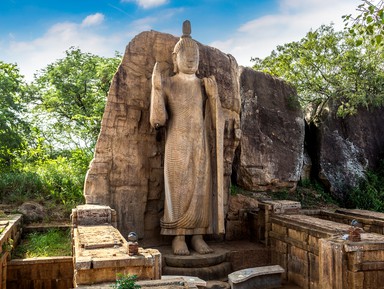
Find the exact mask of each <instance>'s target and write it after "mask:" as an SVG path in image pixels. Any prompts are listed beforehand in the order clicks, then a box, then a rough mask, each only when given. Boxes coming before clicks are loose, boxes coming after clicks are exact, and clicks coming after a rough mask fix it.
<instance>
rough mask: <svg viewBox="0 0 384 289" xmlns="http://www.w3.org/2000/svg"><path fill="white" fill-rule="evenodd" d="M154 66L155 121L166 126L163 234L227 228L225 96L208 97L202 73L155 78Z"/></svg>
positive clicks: (208, 231) (151, 112) (153, 107)
mask: <svg viewBox="0 0 384 289" xmlns="http://www.w3.org/2000/svg"><path fill="white" fill-rule="evenodd" d="M155 70H156V68H155V69H154V75H153V79H152V93H151V108H150V122H151V125H152V126H153V127H156V124H158V125H159V126H165V127H166V140H165V150H164V194H165V196H164V199H165V204H164V216H163V218H162V219H161V221H160V224H161V234H163V235H196V234H212V233H215V234H221V233H224V216H223V215H224V211H223V196H222V194H223V191H222V190H223V189H222V188H223V184H222V181H223V156H222V154H223V147H222V146H223V121H222V119H223V117H222V110H221V104H220V99H219V97H215V98H213V99H208V97H207V95H206V93H205V90H204V85H203V81H202V80H201V79H199V78H197V77H194V78H191V79H188V80H186V79H183V78H180V77H179V76H178V75H175V76H173V77H166V78H163V79H161V78H160V77H159V78H158V79H156V77H157V76H156V75H155V74H156V71H155ZM213 105H214V106H215V107H212V106H213Z"/></svg>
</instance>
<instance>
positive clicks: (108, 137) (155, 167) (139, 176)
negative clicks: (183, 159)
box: [84, 31, 240, 238]
mask: <svg viewBox="0 0 384 289" xmlns="http://www.w3.org/2000/svg"><path fill="white" fill-rule="evenodd" d="M177 41H178V38H177V37H174V36H172V35H169V34H164V33H159V32H155V31H150V32H143V33H141V34H139V35H137V36H136V37H135V38H134V39H133V40H132V41H131V42H130V43H129V44H128V46H127V48H126V51H125V54H124V57H123V60H122V62H121V64H120V66H119V68H118V71H117V72H116V74H115V76H114V78H113V81H112V85H111V88H110V91H109V94H108V99H107V104H106V107H105V111H104V116H103V120H102V123H101V131H100V135H99V138H98V141H97V144H96V147H95V155H94V158H93V160H92V162H91V164H90V168H89V171H88V174H87V176H86V180H85V188H84V195H85V198H86V202H87V203H89V204H92V203H93V204H102V205H108V206H110V207H111V208H113V209H115V210H116V213H117V219H118V220H119V223H118V228H119V230H120V231H121V232H122V234H123V236H126V235H127V234H128V232H130V231H135V232H136V233H137V234H138V235H139V237H140V238H142V237H144V236H145V237H146V238H152V237H156V236H159V231H160V226H159V223H160V221H159V220H160V218H161V216H162V214H163V212H162V210H163V190H164V188H163V187H164V184H163V156H164V141H165V140H164V139H165V135H164V134H165V131H164V130H163V129H160V130H158V131H155V130H154V129H152V128H151V127H150V123H149V104H150V94H151V75H152V70H153V67H154V64H155V62H158V63H159V67H160V69H161V71H162V73H163V74H164V75H170V74H171V73H172V71H173V64H172V57H171V55H172V51H173V47H174V45H175V43H176V42H177ZM199 49H200V64H199V73H198V76H199V77H207V76H210V75H214V76H215V77H216V80H217V83H218V89H219V96H220V100H221V104H222V107H223V110H224V117H225V139H224V170H225V171H224V177H225V178H224V179H225V184H224V192H226V194H225V196H224V206H225V208H227V206H228V195H229V185H230V176H231V173H232V160H233V156H234V152H235V149H236V147H237V145H238V141H239V127H240V124H239V113H240V93H239V84H238V65H237V63H236V60H235V59H234V58H233V57H232V56H230V55H226V54H224V53H222V52H220V51H219V50H217V49H214V48H212V47H208V46H204V45H201V44H199Z"/></svg>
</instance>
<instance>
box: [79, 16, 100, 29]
mask: <svg viewBox="0 0 384 289" xmlns="http://www.w3.org/2000/svg"><path fill="white" fill-rule="evenodd" d="M103 21H104V15H103V14H101V13H96V14H92V15H89V16H87V17H85V19H84V20H83V22H82V23H81V26H83V27H86V26H95V25H99V24H101V23H103Z"/></svg>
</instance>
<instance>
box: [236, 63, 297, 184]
mask: <svg viewBox="0 0 384 289" xmlns="http://www.w3.org/2000/svg"><path fill="white" fill-rule="evenodd" d="M240 87H241V131H242V138H241V142H240V146H239V149H238V150H237V153H236V161H235V164H234V166H235V170H234V171H235V177H236V180H237V183H238V184H239V185H240V186H241V187H243V188H245V189H248V190H252V191H279V190H280V191H281V190H284V189H291V188H294V187H295V186H296V184H297V182H298V181H299V180H300V175H301V170H302V166H303V159H304V154H303V152H304V119H303V113H302V110H301V108H300V105H299V103H298V101H297V97H296V91H295V90H294V89H293V88H292V87H291V86H289V85H288V84H287V83H285V82H283V81H282V80H280V79H277V78H274V77H272V76H270V75H267V74H265V73H262V72H257V71H254V70H252V69H250V68H244V69H242V71H241V75H240Z"/></svg>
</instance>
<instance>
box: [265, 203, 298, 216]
mask: <svg viewBox="0 0 384 289" xmlns="http://www.w3.org/2000/svg"><path fill="white" fill-rule="evenodd" d="M264 202H265V203H267V204H270V205H272V212H273V213H274V214H297V213H299V212H300V210H301V203H300V202H295V201H289V200H277V201H264Z"/></svg>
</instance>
